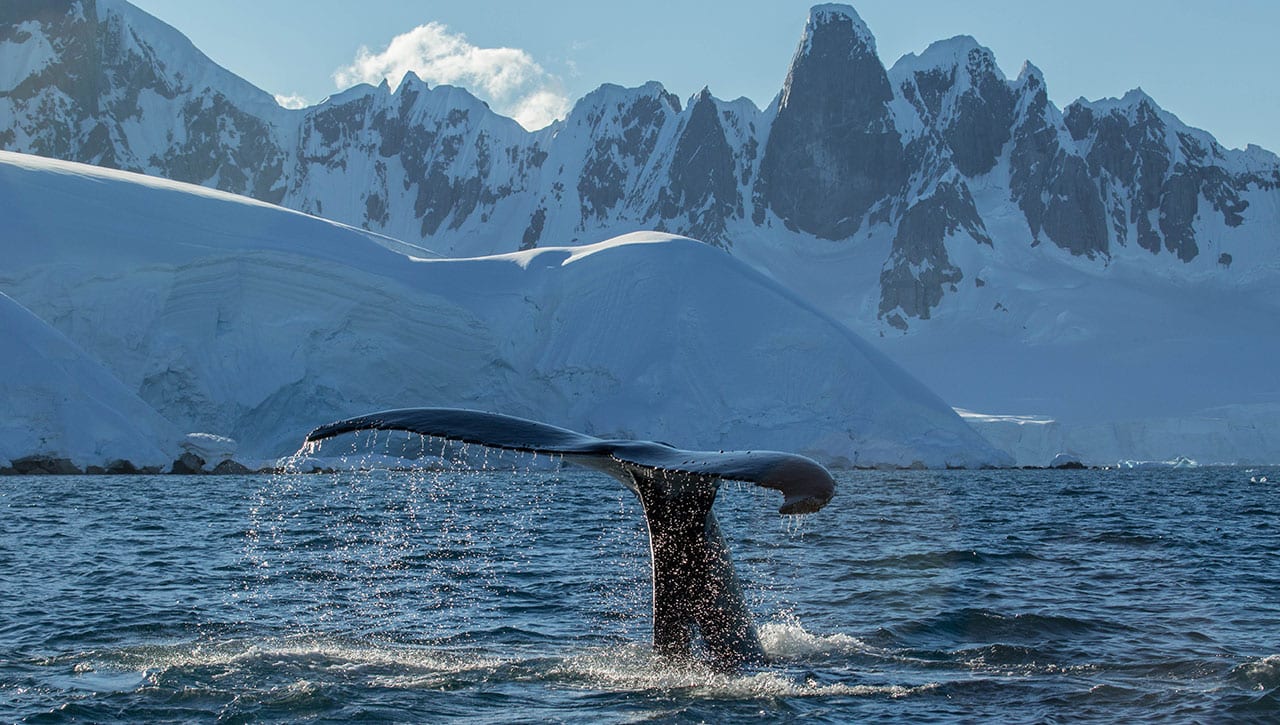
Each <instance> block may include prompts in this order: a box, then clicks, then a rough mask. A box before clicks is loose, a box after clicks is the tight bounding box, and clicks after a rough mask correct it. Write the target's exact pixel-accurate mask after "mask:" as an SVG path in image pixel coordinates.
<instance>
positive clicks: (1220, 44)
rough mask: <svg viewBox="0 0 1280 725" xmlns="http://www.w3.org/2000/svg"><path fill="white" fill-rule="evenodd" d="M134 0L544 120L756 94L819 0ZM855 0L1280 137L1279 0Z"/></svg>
mask: <svg viewBox="0 0 1280 725" xmlns="http://www.w3.org/2000/svg"><path fill="white" fill-rule="evenodd" d="M134 2H135V4H136V5H138V6H139V7H142V8H143V9H144V10H146V11H148V12H150V13H152V14H153V15H156V16H157V17H159V18H160V19H162V20H164V21H166V22H168V23H169V24H170V25H173V26H175V27H176V28H178V29H179V30H180V31H182V32H183V33H184V34H186V35H187V36H188V37H190V38H191V39H192V41H194V42H195V44H196V46H197V47H199V48H200V49H201V50H203V51H204V52H205V53H206V54H208V55H209V56H210V57H212V58H213V59H214V60H215V61H217V62H218V63H220V64H222V65H223V66H226V67H227V68H229V69H230V70H232V71H234V72H235V73H237V74H239V75H241V76H243V77H245V78H246V79H248V80H249V81H251V82H253V83H254V84H256V85H258V86H260V87H262V88H263V89H265V90H267V91H269V92H271V93H274V94H278V95H281V96H296V97H298V98H300V99H305V100H306V101H310V102H313V103H314V102H316V101H319V100H320V99H321V98H323V97H324V96H326V95H328V94H330V93H333V92H334V91H335V90H338V87H339V85H346V84H349V83H351V82H355V81H357V80H363V79H373V78H374V77H376V76H378V75H379V74H385V73H394V74H395V75H396V76H397V77H398V75H399V74H400V73H401V72H402V69H403V67H405V63H406V62H410V59H412V58H413V57H415V56H417V57H419V58H418V60H419V64H420V65H421V64H423V63H425V64H426V65H425V66H424V67H427V68H429V69H430V71H429V72H428V73H426V74H424V75H428V76H429V75H431V74H434V75H436V76H437V77H435V78H432V77H426V78H425V80H427V81H428V82H429V83H433V84H435V83H438V82H442V81H448V82H452V83H454V84H455V85H463V86H467V87H469V88H471V89H472V90H473V91H475V92H476V93H477V95H480V96H481V97H484V98H486V100H488V101H490V103H491V104H492V105H493V106H494V107H495V108H498V109H499V110H503V111H504V112H506V113H508V115H513V116H516V117H517V118H519V119H521V120H522V121H523V122H525V124H526V125H531V124H532V125H537V124H539V123H542V122H545V120H546V119H547V118H550V117H551V116H553V115H555V114H556V113H557V112H558V111H560V110H562V109H563V108H564V106H565V104H567V103H570V102H572V101H573V100H576V99H577V98H579V97H580V96H582V95H583V94H585V93H587V92H588V91H590V90H592V89H594V88H595V87H597V86H599V85H600V84H601V83H605V82H612V83H619V84H622V85H627V86H634V85H639V84H641V83H643V82H645V81H648V80H657V81H660V82H662V83H663V85H665V86H666V87H667V89H668V90H670V91H672V92H674V93H676V94H677V95H679V96H680V97H681V98H687V97H688V96H689V95H690V94H692V93H694V92H696V91H697V90H698V89H700V88H701V87H702V86H704V85H707V86H710V88H711V90H712V92H713V93H714V94H715V95H716V96H718V97H721V98H736V97H738V96H747V97H748V98H750V99H752V100H753V101H755V102H756V104H757V105H761V106H763V105H765V104H767V103H768V102H769V101H770V100H771V99H772V98H773V96H774V94H776V93H777V91H778V89H779V88H780V87H781V85H782V81H783V78H784V77H785V75H786V71H787V64H788V62H789V61H790V59H791V55H792V53H793V52H794V51H795V46H796V42H797V40H798V39H799V36H800V32H801V30H802V28H803V26H804V21H805V18H806V16H807V14H808V8H809V6H810V4H811V3H810V2H792V1H790V0H742V1H740V2H697V1H696V0H684V1H683V2H676V1H672V0H650V1H649V2H646V3H644V4H643V5H641V4H639V3H627V4H619V3H602V2H599V1H598V0H596V1H594V2H589V1H587V0H556V2H547V3H536V2H534V3H531V2H527V1H526V2H508V1H506V0H496V1H491V2H486V3H478V2H475V1H474V0H471V1H469V2H455V1H454V0H435V1H429V2H404V1H403V0H361V1H360V2H349V1H348V0H307V1H306V2H301V1H297V2H294V1H291V0H219V2H216V3H213V2H206V1H205V0H134ZM853 6H854V7H855V8H856V9H857V11H858V12H859V14H860V15H861V16H862V18H863V19H864V20H865V21H866V23H867V25H868V26H869V27H870V28H871V31H872V32H873V33H874V34H875V36H876V41H877V44H878V47H879V51H880V57H881V59H882V60H883V61H884V62H885V65H886V66H889V65H892V64H893V62H894V61H895V60H897V59H898V58H899V57H900V56H901V55H903V54H904V53H908V52H919V51H921V50H923V49H924V48H925V47H926V46H927V45H928V44H929V43H930V42H932V41H934V40H940V39H943V38H948V37H951V36H953V35H959V34H967V35H972V36H974V37H975V38H977V40H978V42H980V43H982V44H983V45H986V46H987V47H989V48H991V49H992V50H993V51H994V52H995V55H996V59H997V61H998V62H999V64H1000V66H1001V67H1002V69H1003V70H1004V71H1005V73H1006V74H1007V75H1009V76H1010V77H1013V76H1016V75H1017V73H1018V69H1019V68H1020V67H1021V66H1022V62H1023V60H1025V59H1030V60H1031V61H1032V62H1033V63H1035V64H1036V65H1037V66H1039V68H1040V69H1041V70H1042V71H1043V72H1044V75H1045V79H1046V82H1047V84H1048V87H1049V92H1050V96H1051V97H1052V98H1053V100H1054V101H1055V102H1056V103H1057V104H1058V105H1059V106H1062V105H1065V104H1066V103H1069V102H1070V101H1072V100H1074V99H1075V98H1077V97H1079V96H1085V97H1087V98H1091V99H1092V98H1101V97H1107V96H1121V95H1123V94H1124V92H1125V91H1126V90H1129V89H1130V88H1134V87H1138V86H1141V87H1142V88H1143V89H1144V90H1145V91H1146V92H1147V93H1148V94H1150V95H1151V96H1152V97H1154V98H1155V99H1156V101H1157V102H1159V103H1160V104H1161V105H1162V106H1163V107H1165V108H1166V109H1168V110H1169V111H1172V112H1173V113H1175V114H1177V115H1178V116H1179V117H1180V118H1181V119H1182V120H1183V121H1184V122H1186V123H1188V124H1190V125H1193V126H1198V127H1200V128H1204V129H1206V130H1208V131H1210V132H1211V133H1213V134H1214V135H1215V136H1217V137H1218V139H1219V140H1220V141H1221V142H1222V143H1224V144H1225V145H1227V146H1231V147H1243V146H1244V145H1245V144H1246V143H1257V144H1259V145H1261V146H1263V147H1265V148H1268V149H1270V150H1272V151H1280V124H1278V123H1277V121H1280V83H1278V82H1277V79H1276V73H1277V72H1278V71H1280V51H1278V50H1277V45H1280V44H1277V43H1276V37H1277V35H1278V34H1280V2H1274V0H1231V1H1230V2H1222V3H1209V2H1186V1H1184V0H1165V1H1164V2H1147V1H1145V0H1142V1H1139V0H1110V1H1104V0H1074V1H1073V2H1070V3H1046V2H1027V1H1026V0H1022V1H1020V2H1009V1H1007V0H966V1H964V2H959V1H956V0H912V1H911V2H895V1H893V0H863V1H862V2H855V3H853ZM397 36H402V37H401V40H400V41H399V42H398V43H396V44H395V45H394V46H391V44H392V41H393V39H395V38H396V37H397ZM389 46H390V48H389ZM362 48H364V49H365V50H364V52H363V55H360V54H361V49H362ZM389 51H390V52H389ZM358 56H359V58H360V59H361V62H359V63H357V59H358ZM423 56H425V60H424V59H423ZM499 69H501V70H499ZM335 75H336V77H337V80H336V81H335Z"/></svg>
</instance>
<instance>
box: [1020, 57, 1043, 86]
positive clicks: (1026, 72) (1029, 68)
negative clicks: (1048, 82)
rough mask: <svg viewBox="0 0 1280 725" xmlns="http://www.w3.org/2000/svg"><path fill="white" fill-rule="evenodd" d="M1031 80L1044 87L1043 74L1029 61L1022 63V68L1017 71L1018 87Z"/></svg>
mask: <svg viewBox="0 0 1280 725" xmlns="http://www.w3.org/2000/svg"><path fill="white" fill-rule="evenodd" d="M1033 78H1034V79H1035V80H1037V81H1039V82H1040V85H1044V72H1043V71H1041V70H1040V68H1038V67H1037V66H1036V64H1035V63H1032V62H1031V61H1029V60H1024V61H1022V68H1021V69H1020V70H1019V71H1018V80H1017V83H1018V85H1024V84H1025V83H1026V82H1027V81H1028V80H1031V79H1033Z"/></svg>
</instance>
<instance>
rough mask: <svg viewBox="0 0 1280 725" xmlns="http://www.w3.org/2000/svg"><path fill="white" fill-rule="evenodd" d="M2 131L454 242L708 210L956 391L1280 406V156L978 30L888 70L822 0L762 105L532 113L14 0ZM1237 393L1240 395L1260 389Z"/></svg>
mask: <svg viewBox="0 0 1280 725" xmlns="http://www.w3.org/2000/svg"><path fill="white" fill-rule="evenodd" d="M0 58H3V59H4V60H5V63H4V64H0V147H3V148H8V149H14V150H19V151H26V152H32V153H37V154H41V155H45V156H51V157H56V158H64V159H72V160H79V161H85V162H88V163H94V164H99V165H104V166H108V167H116V168H123V169H129V170H135V171H140V172H144V173H148V174H153V175H158V176H163V177H166V178H172V179H177V180H183V181H189V182H192V183H196V184H203V185H206V186H209V187H215V188H219V189H224V190H229V191H233V192H236V193H242V194H247V195H250V196H253V197H255V198H259V199H263V200H267V201H271V202H274V203H280V204H282V205H284V206H287V207H290V208H293V209H298V210H302V211H305V212H308V213H312V214H316V215H321V216H325V217H327V218H332V219H335V220H338V221H341V222H345V223H348V224H351V225H353V226H357V227H361V228H365V229H369V230H372V231H376V232H380V233H384V234H388V235H390V236H393V237H396V238H399V239H402V240H405V241H406V242H410V243H413V244H421V245H423V246H426V247H429V248H431V249H433V250H436V251H438V252H440V253H443V254H448V255H479V254H495V253H504V252H511V251H515V250H518V249H532V248H536V247H540V246H547V245H571V244H586V243H591V242H595V241H598V240H600V239H605V238H609V237H613V236H616V235H618V234H622V233H625V232H629V231H632V230H634V229H655V230H659V231H667V232H672V233H676V234H681V235H687V236H692V237H695V238H698V239H700V240H702V241H704V242H707V243H709V244H711V245H715V246H719V247H723V248H726V249H729V250H730V251H731V253H732V254H733V255H734V256H736V257H737V258H739V259H742V260H744V261H746V262H748V263H749V264H751V265H753V266H755V267H756V268H758V269H760V270H763V271H764V272H765V273H766V274H768V275H770V276H772V277H773V278H775V279H776V280H778V281H780V282H781V283H783V284H784V285H785V286H787V287H789V288H791V289H793V290H796V291H797V292H799V293H800V294H801V295H802V296H804V297H805V298H806V299H807V300H808V301H809V302H811V303H813V304H814V305H815V306H817V307H818V308H820V309H821V310H823V311H825V312H826V313H828V314H831V315H832V316H834V317H836V318H837V319H839V320H840V321H842V322H844V323H846V324H848V325H849V326H850V327H852V328H853V329H854V330H856V331H858V332H859V333H861V334H863V335H865V336H866V337H868V338H869V339H871V340H872V342H873V344H875V345H876V346H877V347H878V348H879V349H880V350H881V351H883V352H885V353H887V354H889V355H890V356H891V357H892V358H893V359H895V360H896V361H899V362H900V363H902V364H903V365H904V366H905V367H906V368H907V369H908V370H910V371H911V372H912V373H913V374H914V375H916V376H918V377H919V378H920V379H922V380H924V381H925V382H926V383H927V384H928V385H929V386H930V387H931V388H933V389H934V390H936V391H938V392H939V393H940V394H941V395H942V396H943V397H944V398H946V399H947V400H948V401H949V402H951V403H953V404H955V405H959V406H962V407H966V408H972V409H975V410H980V411H986V412H1009V413H1024V414H1026V413H1040V414H1048V415H1051V416H1053V417H1054V418H1055V419H1057V420H1059V421H1061V422H1062V423H1063V424H1064V425H1077V424H1079V425H1097V424H1107V423H1110V422H1115V421H1133V420H1139V421H1140V420H1143V419H1145V418H1147V417H1151V418H1152V419H1153V420H1154V419H1157V418H1162V417H1168V416H1174V417H1177V416H1181V415H1198V414H1199V413H1200V412H1201V411H1204V410H1207V409H1210V408H1221V407H1222V406H1239V405H1246V404H1253V403H1262V404H1272V403H1276V404H1280V384H1278V383H1277V381H1276V379H1275V376H1274V375H1272V374H1270V372H1269V371H1268V370H1267V368H1266V366H1265V365H1263V364H1261V363H1259V362H1258V361H1260V360H1265V359H1268V358H1269V357H1270V358H1272V359H1274V355H1275V354H1276V352H1277V342H1276V339H1277V338H1278V337H1280V336H1277V335H1275V334H1274V332H1273V330H1274V320H1275V319H1276V317H1275V314H1276V312H1277V308H1276V302H1275V297H1274V295H1272V294H1270V293H1269V292H1268V290H1269V289H1271V288H1273V287H1274V285H1275V284H1276V283H1277V281H1280V249H1278V248H1277V243H1276V234H1275V230H1276V229H1277V228H1280V160H1278V159H1277V157H1276V156H1275V155H1274V154H1272V153H1270V152H1267V151H1264V150H1262V149H1259V148H1256V147H1250V148H1248V149H1246V150H1242V151H1241V150H1229V149H1224V148H1222V147H1221V146H1220V145H1219V144H1218V143H1217V142H1216V141H1215V140H1214V139H1213V138H1212V136H1210V135H1209V134H1208V133H1205V132H1204V131H1201V130H1198V129H1193V128H1190V127H1187V126H1186V125H1185V124H1183V123H1181V122H1180V121H1179V120H1178V119H1177V118H1176V117H1175V116H1174V115H1173V114H1171V113H1168V112H1167V111H1165V110H1163V109H1161V108H1160V107H1159V106H1158V105H1157V104H1156V102H1155V101H1154V100H1152V99H1151V98H1149V97H1148V96H1146V95H1145V94H1143V93H1141V92H1140V91H1135V92H1132V93H1130V94H1127V95H1126V96H1124V97H1123V98H1120V99H1103V100H1098V101H1086V100H1084V99H1081V100H1079V101H1076V102H1074V103H1072V104H1070V105H1068V106H1067V107H1066V108H1064V109H1059V108H1057V107H1056V106H1055V105H1054V104H1053V103H1052V102H1051V101H1050V100H1049V98H1048V95H1047V85H1046V79H1045V78H1044V77H1043V75H1042V74H1041V73H1040V71H1039V70H1038V69H1036V68H1035V67H1034V65H1031V64H1030V63H1027V64H1025V65H1024V67H1023V68H1022V71H1021V72H1020V73H1019V74H1018V77H1017V78H1014V79H1009V78H1007V77H1005V76H1004V74H1003V73H1002V72H1001V70H1000V68H999V67H998V66H997V64H996V62H995V58H994V56H993V55H992V53H991V51H990V50H989V49H987V48H984V47H983V46H981V45H980V44H979V43H978V42H977V41H976V40H975V39H973V38H970V37H967V36H958V37H955V38H951V39H948V40H943V41H939V42H937V43H934V44H933V45H931V46H929V47H928V48H927V49H925V50H924V51H922V52H921V53H920V54H918V55H916V54H909V55H907V56H905V57H903V58H902V59H900V60H898V61H897V62H896V63H894V64H893V65H892V66H891V67H889V68H886V67H885V65H884V64H883V63H882V62H881V61H880V59H879V56H878V54H877V52H876V48H875V40H874V37H873V35H872V33H871V31H870V30H869V29H868V28H867V27H866V25H865V24H864V23H863V22H862V21H861V19H860V18H859V17H858V16H857V13H856V12H855V11H853V10H852V9H850V8H848V7H845V6H839V5H823V6H818V7H815V8H814V10H813V11H812V12H811V14H810V17H809V19H808V22H807V24H806V25H805V28H804V30H803V34H802V37H801V41H800V43H799V45H798V47H797V51H796V55H795V57H794V59H793V61H792V65H791V68H790V70H789V72H788V75H787V80H786V82H785V84H784V87H783V89H782V90H781V92H780V93H779V96H778V98H777V99H775V101H774V102H772V103H771V104H769V105H768V106H767V107H766V108H764V109H759V108H756V107H755V106H754V105H753V104H752V103H751V102H750V101H747V100H745V99H739V100H737V101H724V100H721V99H717V98H715V97H714V96H713V95H711V93H710V92H709V91H704V92H701V93H699V94H696V95H695V96H694V97H693V98H692V99H689V101H688V102H687V103H684V104H682V103H681V102H680V100H679V99H677V98H675V97H674V96H672V95H671V94H670V93H668V92H666V90H665V89H663V88H662V86H661V85H660V84H657V83H649V84H646V85H644V86H641V87H639V88H622V87H618V86H613V85H605V86H602V87H601V88H599V89H597V90H596V91H594V92H592V93H590V94H588V95H587V96H585V97H583V98H582V99H580V100H579V101H578V103H577V104H576V105H575V106H574V108H573V110H572V111H571V112H570V113H569V115H568V116H567V117H566V118H565V119H564V120H563V121H560V122H557V123H555V124H553V125H551V126H550V127H548V128H546V129H543V130H541V131H538V132H532V133H531V132H527V131H525V130H524V129H522V128H520V127H519V126H518V125H517V124H515V123H514V122H513V121H511V120H510V119H507V118H504V117H502V116H500V115H498V114H495V113H493V112H492V111H490V109H488V107H487V106H485V105H484V104H483V103H481V102H479V101H478V100H476V99H475V98H474V97H473V96H471V95H470V94H469V93H467V92H466V91H465V90H463V89H459V88H450V87H447V86H440V87H432V88H428V87H427V86H426V84H424V83H422V82H421V81H419V80H418V79H417V78H415V77H412V76H410V77H407V78H406V79H405V81H404V82H402V83H400V84H399V85H398V86H397V88H396V89H395V91H392V90H391V89H390V88H389V87H388V86H387V85H385V84H384V85H383V86H381V87H376V88H375V87H372V86H357V87H355V88H352V89H349V90H347V91H344V92H342V93H339V94H336V95H335V96H333V97H331V98H329V99H326V100H325V101H324V102H322V103H321V104H319V105H316V106H313V107H311V108H307V109H301V110H286V109H284V108H281V107H279V106H278V105H277V104H276V103H275V102H274V100H273V99H272V98H271V97H270V96H268V95H267V94H265V93H264V92H262V91H260V90H258V89H256V88H253V87H252V86H251V85H249V84H247V83H246V82H244V81H243V80H241V79H239V78H236V77H235V76H233V75H232V74H230V73H228V72H226V71H224V70H223V69H221V68H219V67H218V66H216V64H214V63H213V62H212V61H210V60H209V59H208V58H206V57H204V56H203V55H202V54H201V53H200V52H199V51H198V50H196V49H195V48H194V47H192V46H191V44H190V43H189V42H188V41H187V40H186V39H185V38H184V37H182V35H181V34H180V33H178V32H177V31H176V30H174V29H173V28H169V27H168V26H165V25H164V24H163V23H160V22H158V21H156V20H155V19H154V18H150V17H149V16H147V15H146V14H145V13H142V12H141V11H139V10H137V9H136V8H133V7H132V6H130V5H128V4H127V3H126V2H124V1H123V0H78V1H76V2H71V1H69V0H59V1H57V2H46V3H12V4H6V5H4V6H0ZM1235 409H1237V410H1239V409H1241V408H1235Z"/></svg>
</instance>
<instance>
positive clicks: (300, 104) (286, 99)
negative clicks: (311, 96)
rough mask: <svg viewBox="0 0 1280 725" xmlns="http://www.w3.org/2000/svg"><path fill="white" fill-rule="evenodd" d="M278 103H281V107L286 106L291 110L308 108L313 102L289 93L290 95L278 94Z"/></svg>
mask: <svg viewBox="0 0 1280 725" xmlns="http://www.w3.org/2000/svg"><path fill="white" fill-rule="evenodd" d="M276 103H279V104H280V105H281V106H284V107H285V108H288V109H289V110H296V109H299V108H306V107H307V106H310V105H311V101H308V100H307V99H305V98H303V97H302V96H300V95H298V94H296V93H288V94H285V93H277V94H276Z"/></svg>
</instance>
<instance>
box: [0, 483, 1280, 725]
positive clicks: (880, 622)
mask: <svg viewBox="0 0 1280 725" xmlns="http://www.w3.org/2000/svg"><path fill="white" fill-rule="evenodd" d="M1263 475H1265V476H1267V477H1268V479H1269V480H1270V481H1272V482H1280V470H1276V469H1260V470H1246V469H1238V468H1236V469H1232V468H1218V469H1196V470H1169V471H1072V472H1066V471H1063V472H1046V471H1001V472H966V471H949V472H909V473H903V472H892V473H849V474H842V475H839V476H838V479H839V483H840V488H839V490H838V493H837V497H836V498H835V499H834V500H833V501H832V503H831V505H829V506H828V507H827V509H825V510H824V511H822V512H820V513H818V514H815V515H813V516H809V517H806V518H805V519H803V520H802V521H800V522H797V521H796V520H783V519H781V517H779V516H777V514H776V513H774V511H775V507H776V506H777V504H778V503H779V501H778V500H777V499H776V498H775V495H774V494H772V493H771V492H767V491H763V490H760V489H755V488H743V487H739V486H735V485H729V486H727V487H726V488H725V489H724V490H723V491H722V493H721V496H720V500H719V501H718V503H717V511H718V513H719V515H720V518H721V524H722V526H723V527H724V529H725V531H726V535H727V537H728V538H729V539H730V546H731V548H732V550H733V552H734V555H735V558H736V561H737V564H738V569H739V574H740V575H741V577H742V578H743V579H744V582H745V583H746V585H747V587H748V592H749V593H748V596H749V598H750V599H751V600H752V605H753V607H754V608H755V610H756V612H757V615H758V620H759V622H760V623H761V630H762V636H763V639H764V641H765V645H766V649H767V650H768V651H769V653H770V654H771V655H772V656H773V657H774V659H775V662H774V663H773V664H771V665H769V666H765V667H759V668H755V669H751V670H748V671H745V672H742V673H740V674H734V675H727V674H717V673H714V672H710V671H707V670H703V669H701V668H699V667H686V668H672V667H669V666H664V665H663V664H661V663H659V662H657V661H655V660H654V659H653V658H652V657H651V656H650V654H649V651H648V648H647V646H646V644H645V642H646V639H647V636H648V589H647V587H648V579H647V576H648V571H647V568H648V552H647V549H646V544H645V539H644V529H643V524H642V522H641V519H640V514H639V511H638V508H637V506H636V504H635V502H634V501H633V500H632V499H631V496H630V494H629V493H627V492H625V491H624V490H622V489H621V487H620V486H618V485H617V484H616V483H614V482H613V481H611V480H610V479H607V478H604V477H602V476H599V475H596V474H591V473H587V472H578V471H574V470H564V471H559V472H555V471H551V472H519V473H511V472H498V473H495V472H488V473H458V472H452V473H413V474H411V473H388V472H383V473H373V474H359V475H353V474H342V475H311V476H292V477H283V476H249V477H200V478H196V477H47V478H0V522H2V527H3V530H2V532H0V721H27V722H65V721H86V722H102V721H119V720H128V721H144V722H161V721H192V720H202V721H208V720H222V721H229V722H238V721H299V720H309V721H344V722H345V721H352V720H390V721H431V720H437V719H443V718H456V719H465V720H469V721H476V722H486V721H529V720H549V721H564V722H601V721H638V720H660V721H665V720H677V721H725V720H747V719H751V720H766V721H773V720H798V719H804V720H806V721H828V722H844V721H848V720H850V719H854V718H857V719H863V720H871V721H876V720H879V721H910V722H952V721H975V722H986V721H992V720H996V721H1002V722H1046V721H1047V722H1065V721H1077V720H1104V721H1175V722H1186V721H1199V722H1217V721H1240V720H1257V721H1270V722H1275V721H1278V720H1280V513H1278V512H1280V483H1251V482H1250V478H1251V477H1253V478H1257V477H1259V476H1263Z"/></svg>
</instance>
